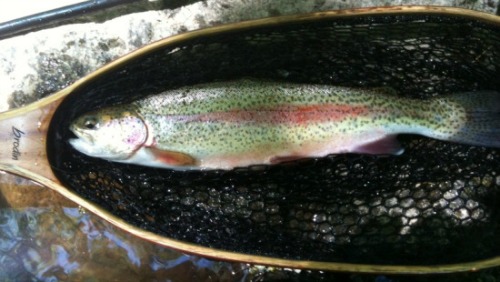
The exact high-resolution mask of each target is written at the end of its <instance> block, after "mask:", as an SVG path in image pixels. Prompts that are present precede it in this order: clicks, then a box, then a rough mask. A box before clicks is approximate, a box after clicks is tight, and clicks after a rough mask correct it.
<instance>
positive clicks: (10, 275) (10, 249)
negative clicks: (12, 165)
mask: <svg viewBox="0 0 500 282" xmlns="http://www.w3.org/2000/svg"><path fill="white" fill-rule="evenodd" d="M0 192H1V193H2V195H3V196H2V198H1V199H0V281H168V280H172V281H245V280H248V279H250V277H249V273H250V269H249V268H248V266H247V265H246V264H238V263H228V262H218V261H214V260H209V259H205V258H200V257H197V256H191V255H185V254H182V253H179V252H176V251H173V250H170V249H167V248H165V247H161V246H158V245H155V244H153V243H150V242H147V241H145V240H141V239H138V238H135V237H134V236H132V235H130V234H128V233H127V232H124V231H122V230H120V229H117V228H115V227H114V226H112V225H111V224H109V223H107V222H105V221H103V220H102V219H100V218H98V217H96V216H94V215H93V214H90V213H87V212H85V211H84V210H83V209H81V208H79V207H78V206H76V205H75V204H73V203H72V202H70V201H68V200H66V199H64V198H63V197H61V196H59V195H58V194H57V193H55V192H52V191H51V190H49V189H48V188H46V187H42V186H39V185H37V184H35V183H33V182H31V181H28V180H24V179H22V178H20V177H16V176H12V175H10V174H7V173H1V174H0Z"/></svg>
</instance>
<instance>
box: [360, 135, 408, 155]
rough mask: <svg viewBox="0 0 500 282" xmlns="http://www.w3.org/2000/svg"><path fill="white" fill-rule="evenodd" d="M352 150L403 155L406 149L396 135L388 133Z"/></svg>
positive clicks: (373, 153) (363, 152)
mask: <svg viewBox="0 0 500 282" xmlns="http://www.w3.org/2000/svg"><path fill="white" fill-rule="evenodd" d="M352 152H354V153H360V154H371V155H401V154H402V153H403V152H404V149H403V147H401V144H400V143H399V142H398V140H397V139H396V135H387V136H384V137H383V138H380V139H378V140H375V141H373V142H370V143H367V144H363V145H361V146H358V147H356V148H354V150H353V151H352Z"/></svg>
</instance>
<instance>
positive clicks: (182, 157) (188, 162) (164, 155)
mask: <svg viewBox="0 0 500 282" xmlns="http://www.w3.org/2000/svg"><path fill="white" fill-rule="evenodd" d="M147 150H148V151H149V152H150V153H151V154H152V155H153V156H154V158H155V160H156V161H158V162H160V163H164V164H165V165H168V166H193V165H196V160H195V159H194V158H193V157H191V156H190V155H187V154H184V153H180V152H174V151H166V150H161V149H158V148H154V147H148V148H147Z"/></svg>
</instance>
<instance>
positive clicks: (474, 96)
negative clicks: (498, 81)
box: [449, 91, 500, 148]
mask: <svg viewBox="0 0 500 282" xmlns="http://www.w3.org/2000/svg"><path fill="white" fill-rule="evenodd" d="M449 99H450V100H452V101H454V102H456V103H458V104H460V105H461V106H462V107H463V108H464V110H465V112H466V116H467V121H466V123H465V125H464V126H463V127H462V129H461V130H460V131H459V132H457V133H456V134H455V135H454V136H452V137H451V138H450V140H452V141H456V142H459V143H465V144H470V145H479V146H485V147H497V148H500V93H499V92H496V91H480V92H465V93H460V94H457V95H452V96H450V97H449Z"/></svg>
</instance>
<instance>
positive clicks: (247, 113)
mask: <svg viewBox="0 0 500 282" xmlns="http://www.w3.org/2000/svg"><path fill="white" fill-rule="evenodd" d="M367 112H368V108H367V107H366V106H352V105H334V104H321V105H283V106H278V107H272V108H260V109H252V110H231V111H227V112H213V113H206V114H197V115H190V116H175V117H171V118H174V119H176V120H178V121H184V122H187V121H195V122H228V123H247V122H251V123H272V124H283V123H287V124H298V125H300V124H305V123H314V122H326V121H336V120H342V119H344V118H347V117H356V116H359V115H363V114H367Z"/></svg>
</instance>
